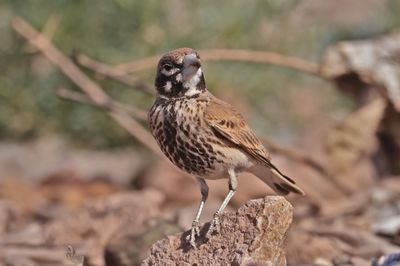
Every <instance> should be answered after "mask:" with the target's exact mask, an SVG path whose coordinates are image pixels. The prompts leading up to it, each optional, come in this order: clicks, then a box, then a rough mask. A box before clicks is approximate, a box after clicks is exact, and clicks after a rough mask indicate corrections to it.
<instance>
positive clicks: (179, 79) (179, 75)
mask: <svg viewBox="0 0 400 266" xmlns="http://www.w3.org/2000/svg"><path fill="white" fill-rule="evenodd" d="M175 79H176V81H177V82H180V81H182V74H181V73H179V74H178V75H176V77H175Z"/></svg>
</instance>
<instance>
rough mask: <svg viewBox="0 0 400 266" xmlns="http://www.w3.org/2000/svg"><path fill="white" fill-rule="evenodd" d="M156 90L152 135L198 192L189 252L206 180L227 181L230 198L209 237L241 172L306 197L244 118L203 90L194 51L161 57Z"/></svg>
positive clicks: (280, 190) (173, 53)
mask: <svg viewBox="0 0 400 266" xmlns="http://www.w3.org/2000/svg"><path fill="white" fill-rule="evenodd" d="M155 86H156V89H157V98H156V100H155V103H154V105H153V107H152V108H151V110H150V112H149V116H148V120H149V124H150V129H151V132H152V134H153V136H154V138H155V139H156V140H157V142H158V144H159V146H160V148H161V150H162V151H163V152H164V154H165V155H166V156H167V157H168V158H169V159H170V160H171V161H172V162H173V163H174V164H175V165H176V166H177V167H179V168H180V169H182V170H184V171H186V172H188V173H190V174H192V175H194V176H195V177H196V179H197V181H198V183H199V185H200V189H201V196H202V197H201V202H200V206H199V208H198V211H197V214H196V217H195V219H194V220H193V223H192V230H191V235H190V244H191V245H192V246H193V247H195V246H196V245H195V237H196V235H197V236H198V235H199V218H200V215H201V212H202V210H203V206H204V203H205V201H206V199H207V196H208V186H207V183H206V181H205V179H220V178H228V180H229V193H228V194H227V195H226V197H225V199H224V201H223V202H222V204H221V206H220V207H219V209H218V210H217V211H216V212H215V214H214V218H213V220H212V221H211V224H210V228H209V230H208V232H207V235H208V234H211V233H213V232H214V231H215V230H216V231H218V230H219V219H220V216H221V214H222V213H223V211H224V209H225V207H226V205H227V204H228V202H229V200H230V199H231V198H232V197H233V195H234V194H235V191H236V187H237V179H236V177H237V175H238V174H239V173H240V172H243V171H248V172H251V173H253V174H255V175H256V176H257V177H259V178H260V179H261V180H262V181H264V182H265V183H267V184H268V185H269V186H270V187H271V188H273V189H274V190H275V191H276V192H277V193H278V194H283V195H286V194H288V193H289V192H294V193H297V194H301V195H304V192H303V191H302V190H301V189H300V188H299V187H298V186H296V184H295V182H294V181H293V180H292V179H290V178H289V177H287V176H286V175H284V174H283V173H282V172H281V171H280V170H279V169H278V168H277V167H276V166H275V165H273V164H272V163H271V157H270V155H269V154H268V152H267V150H266V149H265V148H264V146H263V145H262V143H261V142H260V140H259V139H258V138H257V137H256V135H255V134H254V133H253V131H252V130H251V128H250V127H249V126H248V125H247V123H246V121H245V120H244V119H243V117H242V116H241V115H240V114H239V113H238V112H237V111H236V110H235V109H234V108H233V107H232V106H231V105H229V104H227V103H225V102H223V101H221V100H219V99H217V98H216V97H215V96H213V95H212V94H211V93H210V92H209V91H208V90H207V87H206V83H205V80H204V75H203V72H202V69H201V61H200V57H199V54H198V53H197V52H196V51H194V50H192V49H190V48H181V49H177V50H174V51H171V52H169V53H167V54H165V55H164V56H163V57H162V58H161V59H160V61H159V63H158V66H157V76H156V80H155Z"/></svg>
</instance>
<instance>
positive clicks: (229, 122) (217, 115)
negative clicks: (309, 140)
mask: <svg viewBox="0 0 400 266" xmlns="http://www.w3.org/2000/svg"><path fill="white" fill-rule="evenodd" d="M204 117H205V120H206V123H207V124H208V125H209V126H210V127H211V128H212V129H213V130H214V131H216V132H217V133H218V134H220V135H221V136H222V137H224V138H225V139H226V140H228V141H229V142H231V143H233V144H234V145H236V146H237V147H238V148H240V149H241V150H243V151H244V152H246V153H247V154H249V155H250V156H251V157H253V158H254V160H255V161H256V162H258V163H260V164H262V165H264V166H267V167H268V168H269V169H271V171H276V172H277V174H276V175H275V176H274V178H275V179H281V180H282V181H281V182H280V185H281V187H283V188H285V191H287V192H290V191H291V192H295V193H298V194H304V192H303V191H302V190H301V189H300V188H298V187H297V186H296V185H295V182H294V181H293V180H292V179H291V178H289V177H288V176H286V175H284V174H283V173H282V172H281V171H280V170H279V169H278V168H277V167H276V166H275V165H273V164H272V163H271V157H270V155H269V154H268V152H267V150H266V149H265V147H264V146H263V144H262V143H261V141H260V140H259V139H258V138H257V136H256V135H255V134H254V132H253V131H252V130H251V128H250V127H249V126H248V125H247V123H246V121H245V120H244V118H243V117H242V115H241V114H240V113H239V112H238V111H236V110H235V109H234V108H233V107H232V106H231V105H229V104H227V103H225V102H223V101H221V100H219V99H217V98H215V97H213V98H212V101H211V102H210V103H209V105H208V106H207V108H206V110H205V115H204ZM273 180H274V179H271V182H272V181H273ZM268 181H269V182H270V180H268ZM271 182H270V183H271ZM273 188H274V189H276V185H275V187H273Z"/></svg>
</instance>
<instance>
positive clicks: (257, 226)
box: [142, 196, 293, 266]
mask: <svg viewBox="0 0 400 266" xmlns="http://www.w3.org/2000/svg"><path fill="white" fill-rule="evenodd" d="M292 214H293V207H292V205H291V204H290V203H289V202H288V201H286V200H285V198H283V197H280V196H270V197H265V198H264V199H258V200H251V201H249V202H247V203H246V204H245V205H244V206H242V207H241V208H240V209H239V210H238V211H237V212H236V213H234V212H226V213H225V214H224V215H223V217H222V218H221V231H220V233H219V234H214V235H212V236H211V237H210V239H206V238H205V237H204V236H205V233H206V232H207V229H208V227H209V223H207V224H206V225H205V226H204V225H203V227H202V229H201V232H200V235H201V236H200V237H199V238H198V239H197V241H196V242H197V246H198V248H197V249H193V248H192V247H191V246H190V244H189V242H188V240H187V237H188V235H189V234H190V230H188V231H186V232H184V233H180V234H177V235H172V236H169V237H167V238H165V239H163V240H160V241H158V242H156V243H155V244H154V245H153V246H152V248H151V250H150V255H149V257H147V259H146V260H144V261H143V263H142V265H144V266H147V265H227V264H230V265H259V264H261V265H286V258H285V252H284V247H283V244H284V240H285V237H286V232H287V231H288V229H289V226H290V224H291V222H292Z"/></svg>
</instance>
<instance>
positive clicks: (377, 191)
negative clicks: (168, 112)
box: [0, 0, 400, 265]
mask: <svg viewBox="0 0 400 266" xmlns="http://www.w3.org/2000/svg"><path fill="white" fill-rule="evenodd" d="M399 14H400V1H398V0H363V1H361V0H336V1H319V0H302V1H295V0H269V1H263V0H248V1H239V0H234V1H220V2H219V3H218V4H216V3H215V1H211V0H206V1H204V0H203V1H190V2H189V1H178V0H168V1H155V0H149V1H134V0H109V1H104V0H103V1H88V0H82V1H67V0H53V1H46V2H44V1H43V2H42V3H39V2H38V1H28V0H27V1H19V0H2V1H1V2H0V36H1V41H0V265H22V264H21V263H27V262H29V263H31V264H24V265H47V264H43V261H45V262H46V263H48V264H49V265H57V263H56V262H57V258H60V254H62V256H61V257H62V258H64V255H63V254H64V253H65V245H73V246H74V248H75V249H76V250H77V251H78V252H80V254H83V255H85V258H86V259H87V261H88V263H89V264H88V265H137V264H139V263H140V261H141V260H142V259H143V258H145V257H146V254H147V252H148V249H149V247H150V245H151V244H152V243H153V242H155V241H156V240H158V239H161V238H163V236H165V235H166V234H170V233H174V232H180V231H182V230H187V229H188V228H189V227H190V224H191V219H192V218H193V215H194V212H195V210H196V207H197V204H198V200H199V199H200V192H199V190H198V188H197V186H196V183H195V182H194V180H192V179H190V178H187V177H186V176H184V175H183V174H182V173H180V172H179V171H178V170H176V169H175V168H174V167H173V166H172V165H171V164H169V163H168V162H166V161H165V160H162V159H160V157H159V156H158V155H156V154H155V153H154V152H152V151H151V150H149V149H148V146H146V145H143V142H142V141H140V140H138V138H137V135H136V136H135V134H132V132H130V133H129V132H128V131H127V130H126V129H124V128H123V127H121V125H120V124H118V122H116V121H115V120H114V119H113V118H112V117H110V116H109V115H107V111H108V110H107V108H102V107H100V108H98V107H94V106H92V104H88V103H85V104H82V103H77V102H76V101H71V100H65V99H62V98H60V97H58V96H57V92H60V90H63V91H66V90H67V91H69V92H79V93H82V90H81V88H80V87H79V86H77V84H76V83H74V82H73V81H71V78H70V77H68V76H66V75H65V73H63V71H60V67H59V66H55V65H54V64H52V63H51V62H50V61H49V60H48V58H47V57H48V56H45V55H44V53H43V50H41V49H38V47H37V46H35V45H32V44H29V43H28V42H27V40H26V37H23V36H22V35H23V34H22V35H21V34H19V33H17V31H18V25H20V24H17V23H15V18H16V17H21V18H23V19H24V20H26V21H27V22H28V23H30V24H31V26H32V27H34V28H35V29H36V30H37V31H39V32H42V33H43V34H44V36H45V37H46V38H48V39H49V40H50V41H51V43H52V44H53V45H54V46H55V47H56V48H57V49H59V51H61V52H62V53H63V54H64V55H65V56H66V57H67V58H71V60H72V62H74V64H75V65H76V66H77V67H79V69H80V71H81V72H82V73H84V74H86V75H87V76H88V77H89V78H91V79H92V80H93V81H95V82H96V83H97V84H99V85H100V87H101V88H102V89H103V90H104V92H105V93H106V94H108V95H109V96H110V97H111V98H113V99H114V100H115V101H118V103H120V104H124V105H129V106H132V107H134V108H137V109H135V110H136V111H138V112H136V113H140V114H143V111H147V110H148V109H149V108H150V106H151V104H152V102H153V100H154V96H152V95H149V93H143V92H142V91H140V90H138V89H137V87H138V86H136V85H137V84H138V82H137V81H139V82H140V84H145V85H146V86H147V87H150V88H152V84H153V80H154V75H155V68H154V65H151V64H150V66H148V67H143V68H140V67H139V69H131V70H129V67H128V68H127V67H126V66H127V65H126V64H127V63H131V62H143V61H140V60H142V59H144V58H150V59H151V58H153V57H155V58H157V57H158V56H160V55H162V54H163V53H165V52H167V51H169V50H172V49H176V48H179V47H191V48H194V49H196V50H201V51H203V50H204V51H205V53H206V52H207V50H209V49H243V50H250V51H266V52H271V53H276V54H281V55H285V56H289V57H290V58H298V59H299V60H300V59H302V60H303V61H302V62H304V63H309V64H311V65H313V66H315V70H316V71H315V72H314V73H307V71H301V69H293V68H292V69H291V68H287V67H282V66H280V65H279V63H278V64H259V63H254V62H250V61H252V60H248V61H249V62H244V61H237V60H236V61H235V60H230V61H225V60H209V61H208V60H204V63H203V69H204V72H205V78H206V82H207V86H208V88H209V90H211V91H212V92H213V93H214V94H215V95H217V96H218V97H220V98H222V99H224V100H226V101H229V102H231V103H232V104H233V105H235V106H236V107H237V108H238V109H239V110H240V111H241V112H242V113H243V114H244V115H245V117H246V118H247V120H248V121H249V123H250V124H251V126H252V127H253V128H254V130H255V131H256V132H257V135H258V136H260V137H263V138H265V139H266V146H267V147H269V148H270V149H271V151H272V156H273V158H274V161H275V162H276V164H278V165H279V166H280V167H281V168H282V169H285V172H287V173H288V174H289V175H290V176H293V177H294V179H296V180H298V183H299V184H300V185H301V186H303V187H304V189H305V190H306V192H307V194H308V197H306V198H296V197H293V198H292V197H290V198H289V200H290V201H291V202H292V203H293V204H294V205H295V207H296V208H295V220H296V221H295V223H296V225H295V226H294V229H293V230H292V231H293V232H291V235H289V239H288V241H287V242H288V247H287V252H288V262H289V263H290V264H291V265H300V264H302V263H303V264H304V263H309V264H312V263H315V264H318V263H322V262H323V263H331V264H322V265H334V264H332V263H333V261H334V260H335V259H337V258H343V257H344V258H345V259H344V261H346V263H348V264H343V265H355V264H354V261H355V260H361V261H363V262H369V261H371V260H372V258H375V257H379V256H381V255H386V253H388V251H393V250H396V247H397V248H399V246H398V245H399V244H400V234H399V233H400V214H399V213H400V207H399V206H400V197H399V196H398V195H399V194H400V193H399V192H400V191H399V189H398V187H400V180H399V175H400V160H397V159H399V158H400V155H399V154H400V153H399V150H400V140H399V139H400V130H399V128H400V126H399V123H398V121H400V120H399V119H400V116H399V113H400V112H399V111H400V108H397V107H398V105H397V103H396V101H394V100H393V99H398V98H396V97H393V98H391V95H400V90H399V91H397V92H396V91H395V93H394V94H393V90H391V87H390V86H389V87H388V88H386V87H385V86H386V85H387V84H389V85H390V84H394V83H390V82H387V83H385V80H386V79H385V77H386V76H385V73H389V72H382V73H383V74H382V73H381V72H379V73H380V74H379V75H375V72H374V71H375V70H376V69H377V66H378V65H379V64H380V63H382V62H386V61H385V60H386V59H388V58H390V60H389V61H390V67H392V68H393V69H394V71H399V68H398V64H399V63H398V62H400V60H399V54H400V45H399V44H397V46H396V42H393V43H394V44H390V45H386V41H385V40H383V41H382V39H376V38H383V37H382V36H389V37H387V38H388V40H389V41H388V42H390V38H391V36H394V37H393V38H397V39H395V40H399V38H398V36H397V35H392V34H394V33H395V32H396V31H398V29H399V27H400V16H399ZM16 25H17V26H16ZM376 40H377V41H376ZM343 41H345V42H346V43H347V44H348V45H349V47H351V48H352V49H347V50H346V49H344V50H340V49H339V48H340V47H338V46H336V45H337V44H338V43H341V42H343ZM380 41H381V42H380ZM359 42H362V45H360V47H359V46H357V45H358V43H359ZM353 43H354V46H352V44H353ZM390 43H392V42H390ZM377 45H378V48H376V47H377ZM366 47H367V48H366ZM368 47H371V48H370V49H371V51H373V52H372V53H371V54H372V55H373V56H372V57H371V54H369V55H368V56H369V57H366V58H367V59H365V58H364V57H363V56H364V55H365V54H364V52H365V51H366V50H368ZM353 48H354V49H353ZM357 49H360V50H357ZM376 51H378V52H376ZM380 51H383V52H382V53H380ZM347 53H348V54H347ZM343 54H344V55H343ZM381 54H383V55H382V56H381ZM77 55H78V56H79V55H81V56H87V57H88V58H90V59H91V60H95V62H97V63H98V64H104V65H105V66H106V67H107V68H108V69H111V70H114V71H117V72H113V73H114V74H113V75H111V77H110V76H108V75H105V74H104V73H102V72H101V71H93V68H92V69H90V67H84V66H83V64H82V63H80V62H79V60H78V59H77V58H78V57H77ZM200 55H201V54H200ZM352 55H356V58H359V61H362V62H361V63H360V62H358V63H357V62H356V61H357V60H353V59H352ZM392 55H393V57H392ZM374 56H375V57H374ZM72 57H74V58H72ZM332 58H333V59H332ZM338 58H339V59H338ZM343 58H345V59H346V60H345V59H343ZM371 58H372V59H371ZM382 58H383V59H382ZM364 59H365V60H364ZM371 60H372V61H371ZM374 60H376V61H374ZM150 61H151V60H150ZM153 61H154V59H153ZM153 61H151V62H153ZM365 62H367V63H366V64H367V65H368V64H369V65H368V66H367V67H365V66H364V65H362V64H363V63H365ZM368 62H369V63H368ZM138 64H139V65H140V64H141V63H138ZM360 65H362V66H361V67H360ZM97 66H98V65H97ZM128 66H129V65H128ZM363 66H364V67H363ZM371 66H372V67H371ZM374 66H376V69H375V68H374ZM385 66H387V65H386V63H385ZM368 67H369V68H368ZM121 69H125V70H126V69H128V71H126V72H124V73H123V74H121V72H118V71H121ZM95 70H96V69H95ZM97 70H98V69H97ZM115 73H116V74H115ZM395 73H400V72H395ZM382 75H383V76H382ZM121 76H122V77H125V78H126V77H129V78H131V79H133V80H135V82H136V83H135V82H133V84H134V85H133V86H128V85H129V84H127V83H126V82H125V83H124V82H121V78H120V77H121ZM365 76H368V78H365ZM399 76H400V75H397V82H398V79H399V78H398V77H399ZM113 77H114V78H113ZM115 77H117V78H115ZM390 77H392V76H390ZM395 77H396V75H395ZM395 82H396V81H395ZM135 84H136V85H135ZM382 84H383V85H382ZM382 87H383V91H384V93H381V92H382ZM385 88H386V90H385ZM395 88H397V89H399V88H398V87H395ZM379 90H380V91H379ZM388 91H391V92H392V94H391V93H387V92H388ZM64 98H65V97H64ZM70 98H71V97H70ZM378 100H381V102H377V101H378ZM397 101H398V100H397ZM396 106H397V107H396ZM136 118H137V117H136ZM132 119H133V118H132ZM134 120H135V119H134ZM136 120H137V121H139V123H140V124H139V126H140V125H142V126H143V128H145V129H147V125H146V123H145V122H144V121H142V120H140V119H136ZM136 120H135V121H136ZM382 121H383V122H382ZM388 121H389V122H388ZM389 124H390V125H389ZM348 128H350V129H349V130H347V129H348ZM388 128H390V129H388ZM348 132H350V133H348ZM354 132H356V133H354ZM360 132H361V133H360ZM139 134H140V133H139ZM357 134H359V135H357ZM355 142H357V143H356V144H354V143H355ZM388 158H389V159H388ZM243 179H244V180H245V181H241V182H240V183H239V192H238V193H237V195H236V196H235V198H234V200H233V202H232V204H231V206H230V207H231V208H232V209H236V208H237V207H239V206H241V205H242V204H243V203H244V202H246V201H248V200H249V199H252V198H257V197H262V196H264V195H265V194H273V193H272V191H271V190H269V189H268V188H267V187H266V186H264V185H260V184H261V183H257V182H258V181H257V180H256V179H255V178H254V177H252V176H250V175H246V174H245V175H244V176H243V177H242V178H241V180H243ZM247 180H250V181H247ZM209 184H210V187H211V194H212V195H211V196H210V200H209V202H208V204H207V205H206V214H205V216H204V218H203V219H204V220H203V221H204V222H205V221H207V219H209V218H210V217H211V216H212V213H213V212H214V211H215V209H216V208H217V206H218V204H219V203H220V201H221V199H222V198H223V197H224V194H225V193H226V191H227V184H226V181H221V182H220V181H213V182H210V183H209ZM396 188H397V190H396ZM177 191H182V192H181V193H177ZM111 199H113V200H111ZM112 204H117V206H114V205H112ZM118 204H119V205H118ZM374 204H376V205H374ZM113 208H114V209H113ZM100 210H102V211H100ZM113 210H116V211H113ZM378 210H385V211H384V213H380V212H378ZM98 212H101V213H103V214H102V215H104V216H103V218H102V219H100V216H99V215H100V214H99V213H98ZM127 213H128V214H127ZM121 215H122V216H124V215H126V216H127V218H126V219H127V221H131V220H132V219H133V220H135V222H132V221H131V222H132V223H133V224H134V225H132V226H130V227H131V229H130V230H131V231H129V232H125V231H123V232H122V231H121V229H120V228H114V227H117V226H115V221H116V219H117V218H118V217H121ZM104 217H106V218H104ZM139 217H140V218H139ZM117 220H118V219H117ZM388 221H390V226H389V225H387V224H389V222H388ZM322 224H323V225H324V226H332V225H335V226H338V227H340V228H345V227H348V226H354V228H355V229H354V230H360V232H363V233H367V234H369V235H370V236H371V237H374V239H375V238H377V239H379V241H382V242H379V243H385V244H380V245H378V246H379V247H378V246H377V245H376V243H375V242H374V243H375V244H374V245H372V244H371V245H372V246H373V247H374V248H375V249H376V250H373V252H370V253H368V254H364V253H363V254H361V255H360V254H358V253H357V252H353V253H351V252H349V251H348V250H350V249H351V250H352V251H354V250H355V249H357V248H360V249H361V248H364V249H365V247H366V246H367V247H368V248H371V246H368V241H364V243H365V245H366V246H363V245H361V244H359V243H358V244H357V245H355V244H354V243H353V244H352V243H349V242H348V241H346V240H343V239H337V238H335V239H333V240H332V236H324V234H322V233H319V234H313V233H312V232H311V233H310V232H309V231H310V230H309V231H307V230H308V229H309V228H310V227H312V228H318V226H322ZM111 225H114V227H113V228H114V229H115V230H114V231H112V233H110V232H108V233H107V234H106V235H107V236H104V234H105V233H104V232H103V230H102V229H99V228H108V227H112V226H111ZM296 226H297V227H296ZM302 226H303V227H302ZM304 226H307V228H308V229H307V230H305V229H304ZM388 226H389V227H390V228H389V229H388V228H387V227H388ZM296 228H297V229H296ZM324 228H326V227H324ZM124 229H125V230H129V229H126V228H124ZM110 230H111V229H110ZM321 230H322V229H321ZM338 230H339V229H338ZM311 231H312V230H311ZM296 234H297V235H296ZM126 235H129V236H131V237H130V238H129V239H127V238H126V237H125V236H126ZM327 235H329V234H327ZM360 235H361V233H360ZM132 236H133V237H132ZM33 239H34V240H33ZM99 239H101V241H100V240H99ZM121 239H122V240H121ZM299 239H300V240H299ZM375 240H376V239H375ZM124 241H128V243H129V244H127V245H122V246H129V247H130V248H129V250H123V251H121V247H120V246H118V245H121V243H126V242H124ZM330 241H331V242H330ZM338 241H339V242H340V241H342V242H343V243H344V244H343V243H342V245H340V247H341V248H339V247H338V246H335V245H336V244H337V242H338ZM360 241H361V240H360ZM304 242H307V243H311V244H310V245H309V246H308V247H309V248H308V250H307V251H304V250H303V249H304V246H303V245H302V244H304ZM361 242H363V241H361ZM321 243H324V245H323V247H321V248H318V249H317V248H315V249H313V248H312V247H313V245H314V246H315V247H317V246H318V247H320V246H321ZM344 246H345V248H343V247H344ZM383 246H384V247H385V248H386V247H387V249H382V247H383ZM21 247H23V249H22V248H21ZM44 247H46V248H44ZM346 248H347V249H346ZM371 249H372V248H371ZM16 250H17V251H18V250H19V251H18V252H16ZM21 250H22V251H21ZM343 250H345V251H343ZM39 251H40V252H42V253H40V254H41V256H44V257H45V259H44V260H42V262H40V261H39V262H38V261H37V259H35V258H36V257H35V256H32V254H35V252H39ZM118 252H126V253H127V254H129V256H128V257H129V258H131V261H129V262H126V263H125V262H124V263H125V264H124V263H122V262H120V261H119V262H118V263H119V264H118V263H117V262H115V261H117V260H119V258H120V256H121V255H120V254H119V253H118ZM16 254H19V256H16ZM21 254H22V255H21ZM16 257H18V259H16ZM110 258H112V259H110ZM354 258H356V259H355V260H354ZM42 259H43V258H42ZM352 259H353V261H352ZM111 260H114V262H113V263H112V264H110V261H111ZM55 261H56V262H55ZM321 261H322V262H321ZM2 263H3V264H2ZM7 263H8V264H7ZM51 263H53V264H51ZM59 263H60V262H59V261H58V265H59ZM63 263H64V262H63ZM349 263H353V264H349ZM318 265H320V264H318ZM335 265H337V264H335ZM366 265H368V264H366Z"/></svg>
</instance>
